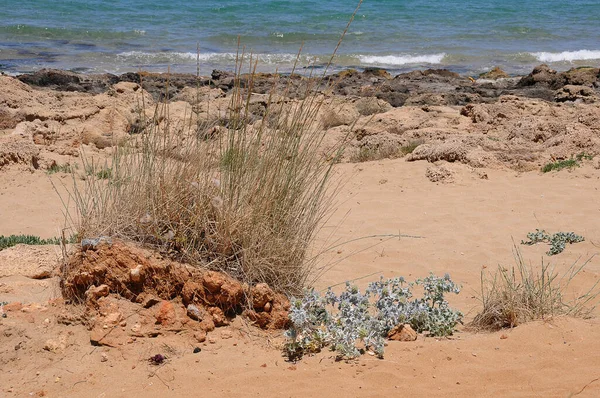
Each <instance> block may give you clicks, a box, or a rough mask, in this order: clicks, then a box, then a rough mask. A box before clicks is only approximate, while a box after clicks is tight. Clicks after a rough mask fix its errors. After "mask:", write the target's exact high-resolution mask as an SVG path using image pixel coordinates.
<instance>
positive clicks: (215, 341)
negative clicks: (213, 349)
mask: <svg viewBox="0 0 600 398" xmlns="http://www.w3.org/2000/svg"><path fill="white" fill-rule="evenodd" d="M208 342H209V343H210V344H216V343H217V339H215V338H214V337H209V338H208Z"/></svg>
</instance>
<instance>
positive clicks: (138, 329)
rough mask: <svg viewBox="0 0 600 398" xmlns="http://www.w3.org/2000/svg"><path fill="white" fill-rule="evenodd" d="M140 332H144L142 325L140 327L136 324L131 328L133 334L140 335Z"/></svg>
mask: <svg viewBox="0 0 600 398" xmlns="http://www.w3.org/2000/svg"><path fill="white" fill-rule="evenodd" d="M140 330H142V325H140V324H139V323H136V324H134V325H133V326H132V327H131V331H132V332H133V333H139V332H140Z"/></svg>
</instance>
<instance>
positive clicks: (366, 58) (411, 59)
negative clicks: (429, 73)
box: [358, 53, 446, 65]
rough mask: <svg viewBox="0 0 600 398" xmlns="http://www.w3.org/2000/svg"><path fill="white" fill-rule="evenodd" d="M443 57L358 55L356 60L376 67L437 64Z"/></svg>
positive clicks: (437, 55)
mask: <svg viewBox="0 0 600 398" xmlns="http://www.w3.org/2000/svg"><path fill="white" fill-rule="evenodd" d="M445 56H446V54H445V53H441V54H428V55H405V54H402V55H359V56H358V59H359V60H360V62H361V63H363V64H377V65H409V64H439V63H441V62H442V60H443V59H444V57H445Z"/></svg>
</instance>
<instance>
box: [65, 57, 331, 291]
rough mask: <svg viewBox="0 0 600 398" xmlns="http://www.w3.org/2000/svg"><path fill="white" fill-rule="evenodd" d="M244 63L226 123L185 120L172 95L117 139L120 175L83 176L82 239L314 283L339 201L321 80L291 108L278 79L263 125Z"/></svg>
mask: <svg viewBox="0 0 600 398" xmlns="http://www.w3.org/2000/svg"><path fill="white" fill-rule="evenodd" d="M241 62H242V61H240V65H241ZM245 62H247V61H245ZM250 64H252V61H251V62H250ZM255 66H256V65H254V67H255ZM239 69H241V67H238V73H237V74H236V76H237V77H236V84H235V87H234V89H233V93H232V94H231V101H230V103H229V106H228V110H227V115H226V119H227V121H228V122H227V125H226V126H225V127H219V128H218V129H215V126H211V125H210V123H205V122H204V121H202V120H197V119H195V115H193V114H191V115H190V117H189V121H186V122H185V123H183V124H182V125H176V124H175V123H174V122H173V121H172V119H171V118H170V116H169V106H168V104H159V105H158V106H157V107H156V109H155V110H154V112H153V115H152V116H151V117H148V119H149V120H141V121H140V124H141V125H144V126H147V127H146V128H145V130H144V131H143V134H139V135H137V136H135V137H132V138H131V140H130V142H129V143H128V144H125V145H122V146H119V147H117V148H115V152H114V156H113V158H112V161H111V162H110V165H109V166H110V171H111V172H110V173H109V174H107V173H104V174H102V178H88V179H86V180H85V181H84V182H83V183H82V186H81V187H78V186H77V185H75V188H74V193H73V196H74V198H75V202H76V207H77V217H76V220H75V224H76V231H77V234H78V236H80V237H81V238H86V237H96V236H104V235H105V236H112V237H118V238H124V239H130V240H134V241H138V242H142V243H144V244H147V245H151V246H153V247H156V248H159V249H160V250H162V251H163V252H165V253H168V254H169V255H170V256H171V257H177V258H180V259H182V260H185V261H189V262H191V263H193V264H196V265H199V266H203V267H208V268H211V269H215V270H220V271H224V272H226V273H228V274H230V275H232V276H233V277H235V278H237V279H239V280H243V281H248V282H250V283H257V282H266V283H268V284H269V285H270V286H272V287H273V288H274V289H276V290H278V291H282V292H286V293H298V292H299V291H300V290H301V289H302V288H303V287H304V286H305V285H306V283H307V278H308V277H309V276H310V275H311V271H312V270H313V265H314V258H313V257H312V256H308V253H309V245H310V244H311V241H312V238H313V236H314V235H315V233H316V231H317V230H318V229H319V227H320V226H321V223H322V221H323V220H324V217H325V216H326V215H327V214H328V211H329V210H330V208H331V207H330V206H331V203H332V195H333V193H334V191H335V189H334V186H333V185H332V184H331V168H332V166H333V164H334V163H335V159H337V157H338V155H337V154H336V151H337V149H333V150H332V153H327V154H323V150H322V147H323V146H322V140H323V138H324V134H325V133H324V132H323V131H322V129H320V126H319V123H318V120H317V114H318V112H319V109H320V107H321V105H322V96H319V95H317V92H316V89H315V88H314V87H317V85H318V84H319V82H315V83H314V86H309V87H308V88H307V93H306V96H305V99H304V100H302V101H295V102H293V104H292V105H290V104H289V103H288V104H286V105H285V106H286V107H285V109H282V108H281V107H283V106H284V104H283V102H281V101H272V98H273V96H274V91H275V90H277V91H278V92H279V93H281V91H283V95H285V92H286V90H287V88H286V87H274V89H273V91H272V93H271V95H269V100H268V103H267V106H266V110H265V112H264V115H263V118H262V120H261V121H259V122H258V123H254V121H253V118H252V117H250V112H251V110H250V107H251V104H252V102H251V97H252V94H251V93H252V87H253V78H254V76H255V75H254V74H253V73H250V74H245V75H242V74H241V73H239ZM242 79H243V82H242ZM280 108H281V109H280ZM146 113H147V112H146V110H144V112H143V116H142V117H143V118H146V117H147V116H145V115H146ZM148 113H152V112H148ZM267 121H268V122H267ZM215 131H217V133H216V134H215V133H214V132H215ZM326 159H331V160H330V161H327V160H326ZM85 167H86V170H87V169H88V168H94V167H97V165H95V164H94V163H93V162H87V163H86V164H85ZM97 171H98V172H100V170H97ZM90 174H91V175H92V176H97V175H98V174H97V172H96V170H94V171H92V172H91V173H90ZM309 257H310V258H309Z"/></svg>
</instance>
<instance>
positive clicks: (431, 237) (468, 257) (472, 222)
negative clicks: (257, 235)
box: [0, 159, 600, 397]
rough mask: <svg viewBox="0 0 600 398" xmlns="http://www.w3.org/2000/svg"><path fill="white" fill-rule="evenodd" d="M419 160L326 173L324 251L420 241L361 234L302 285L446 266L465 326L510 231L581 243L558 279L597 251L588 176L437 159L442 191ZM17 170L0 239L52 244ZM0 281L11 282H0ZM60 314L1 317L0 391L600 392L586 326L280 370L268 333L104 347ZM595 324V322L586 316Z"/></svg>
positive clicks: (49, 208) (50, 196)
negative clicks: (330, 199)
mask: <svg viewBox="0 0 600 398" xmlns="http://www.w3.org/2000/svg"><path fill="white" fill-rule="evenodd" d="M427 167H429V164H428V163H426V162H412V163H409V162H405V161H404V160H403V159H399V160H392V161H390V160H386V161H379V162H371V163H362V164H343V165H340V166H339V167H338V170H339V174H340V176H341V178H344V179H346V180H347V182H346V183H345V185H344V186H343V187H342V189H341V191H340V194H339V198H340V203H339V205H338V210H337V211H336V213H335V215H334V217H333V218H332V220H331V221H330V222H329V224H328V226H327V227H326V228H325V229H324V230H323V231H322V232H321V235H320V238H319V242H321V243H322V242H324V241H326V237H327V235H329V233H330V232H331V231H332V230H333V231H334V233H333V235H334V237H335V238H334V239H333V240H329V242H330V243H329V244H331V243H332V242H336V241H338V242H343V241H347V240H351V239H355V238H358V237H365V236H370V235H378V234H394V233H398V232H400V233H402V234H409V235H419V236H423V238H420V239H412V238H402V239H399V240H398V239H397V238H392V239H387V238H382V239H383V240H381V241H380V240H379V239H376V238H375V239H364V240H358V241H354V242H351V243H347V244H344V245H342V246H340V247H339V248H338V249H336V250H335V251H334V252H333V254H331V255H329V256H328V260H329V269H328V270H327V272H326V273H325V274H324V275H323V276H322V278H321V279H319V280H318V281H317V287H319V288H322V287H326V286H329V285H333V284H336V283H340V282H343V281H345V280H349V279H354V278H359V277H363V276H365V275H369V274H373V273H380V274H382V275H384V276H386V277H391V276H398V275H404V276H405V277H407V278H416V277H419V276H424V275H426V274H427V273H428V272H429V271H432V272H435V273H438V274H441V273H444V272H449V273H450V274H451V275H452V276H453V278H454V279H455V280H457V281H458V282H460V283H461V284H463V287H464V288H463V292H462V293H461V294H460V295H459V296H457V297H453V298H452V299H451V300H452V303H453V304H454V305H455V306H457V307H458V308H460V309H462V310H463V311H464V312H465V313H467V319H469V318H471V317H472V316H473V315H474V312H475V311H476V310H477V308H478V302H477V300H476V299H475V295H476V291H477V289H478V288H479V277H480V271H481V269H482V267H483V266H486V267H488V269H493V267H495V266H496V265H497V264H504V265H510V264H511V263H512V253H511V249H512V242H511V237H513V238H514V240H515V241H516V242H518V241H520V239H522V238H524V236H525V234H526V233H527V232H530V231H532V230H534V229H535V228H545V229H547V230H550V231H558V230H563V231H570V230H572V231H574V232H576V233H579V234H581V235H583V236H585V237H586V241H585V242H583V243H579V244H576V245H571V246H569V247H567V250H565V252H564V253H563V254H560V255H558V256H555V257H552V258H551V259H550V260H551V261H552V262H553V263H556V264H557V267H558V269H559V270H560V269H565V267H567V266H568V265H569V264H570V263H571V262H572V261H575V260H576V259H577V258H578V257H581V258H582V259H586V258H588V257H590V256H591V255H592V254H594V253H596V252H597V251H599V250H600V249H599V248H598V247H597V246H596V245H599V244H600V238H599V237H600V224H598V222H597V220H598V215H599V212H600V205H599V203H600V202H599V201H598V199H597V197H598V189H599V188H600V170H596V169H594V168H592V167H591V166H590V165H587V166H585V167H582V168H580V169H576V170H574V171H573V172H568V171H562V172H559V173H552V174H545V175H542V174H539V173H537V172H530V173H523V174H517V173H515V172H513V171H499V170H484V171H485V173H486V174H487V176H488V179H481V178H480V174H481V173H475V172H473V171H472V170H471V169H469V168H468V167H467V166H464V165H454V164H451V165H449V166H448V167H449V168H450V169H451V170H452V171H454V173H455V176H454V180H455V182H454V183H448V184H444V183H438V184H436V183H432V182H430V181H429V180H428V179H427V178H426V177H425V170H426V169H427ZM18 176H19V177H17V175H13V176H12V177H11V174H10V173H3V174H1V175H0V178H2V184H0V186H1V187H2V193H3V194H2V195H0V209H1V211H2V214H1V219H2V220H3V221H2V231H1V232H2V233H4V234H9V233H33V234H39V235H41V236H53V235H56V231H57V229H58V228H59V225H60V220H61V216H60V215H61V203H60V201H59V200H58V197H57V196H56V195H55V194H54V193H53V191H52V187H51V184H49V182H48V177H47V175H46V174H45V173H43V172H41V171H36V172H34V173H32V174H18ZM52 178H55V179H61V176H60V175H59V174H58V175H54V176H53V177H52ZM11 181H12V182H11ZM32 192H35V194H32ZM9 209H11V211H9ZM5 220H8V221H5ZM375 243H377V245H375V246H373V245H374V244H375ZM521 249H522V251H523V254H524V256H525V258H526V259H528V260H531V261H532V263H534V264H537V263H539V261H540V259H541V257H542V255H543V253H544V251H545V250H547V248H546V247H544V246H534V247H521ZM338 252H339V253H338ZM352 253H355V254H352ZM337 260H339V261H337ZM599 277H600V259H598V258H595V259H593V260H592V261H591V262H590V264H589V266H588V267H587V269H586V271H585V272H584V273H583V274H582V275H581V278H580V279H579V280H577V282H576V284H575V289H582V288H583V286H589V284H591V283H594V282H595V281H596V280H597V279H598V278H599ZM374 278H377V275H372V276H370V277H369V278H366V279H364V280H360V281H358V283H359V284H362V285H364V284H366V283H367V282H368V280H372V279H374ZM50 281H51V280H46V281H43V282H46V283H49V282H50ZM38 283H40V282H38ZM2 284H4V285H2ZM1 286H4V288H5V289H6V288H7V287H10V286H14V285H11V284H10V281H9V280H6V279H2V280H0V288H1ZM31 289H32V288H31V287H29V288H27V289H25V291H31ZM48 289H52V288H51V287H48ZM54 291H57V290H56V289H55V290H54ZM22 297H23V298H24V299H26V296H22ZM61 310H62V309H61V307H60V306H55V307H54V306H47V308H46V309H37V310H32V311H30V312H22V311H17V312H11V313H9V316H8V318H6V319H2V320H1V322H0V330H1V332H2V333H3V335H2V336H1V337H0V339H1V340H0V341H1V342H2V343H1V344H0V358H1V359H0V363H1V369H2V371H1V372H0V386H1V387H0V388H1V389H0V391H1V393H0V395H2V394H3V396H31V395H30V393H33V395H34V396H35V394H38V395H41V394H46V396H51V397H58V396H63V397H75V396H101V397H112V396H123V397H125V396H127V397H146V396H166V394H170V396H195V395H198V394H203V395H204V394H213V395H215V396H291V397H295V396H298V397H300V396H334V395H336V396H341V395H344V396H365V397H367V396H368V397H379V396H381V397H383V396H390V394H391V396H400V395H401V394H402V395H404V394H408V395H409V396H457V395H459V396H489V397H497V396H523V397H531V396H540V397H542V396H543V397H567V396H574V395H577V396H588V397H594V396H598V395H600V380H598V378H599V377H600V328H599V326H600V323H599V321H598V320H597V319H594V320H589V321H585V320H573V319H568V318H562V319H553V320H549V321H547V322H534V323H530V324H527V325H523V326H519V327H517V328H515V329H513V330H510V331H504V332H498V333H481V334H473V333H471V332H468V331H464V330H463V331H461V332H460V333H458V334H457V335H456V336H455V337H453V338H452V339H449V340H436V339H423V338H419V339H418V340H417V341H416V342H412V343H400V342H391V343H390V344H389V346H388V347H387V349H386V356H385V359H384V360H377V359H375V358H373V357H370V356H365V357H362V358H361V359H360V360H358V361H357V362H354V363H343V362H341V363H339V362H335V361H334V360H333V356H332V355H331V354H330V353H328V352H324V353H322V354H319V355H316V356H314V357H308V358H305V359H303V360H302V361H301V362H299V363H297V364H290V363H287V362H285V361H284V359H283V358H282V357H281V354H280V352H279V351H278V350H277V348H275V347H276V346H277V344H278V343H280V342H281V337H280V336H271V337H266V336H264V335H262V334H261V333H259V332H258V331H256V330H255V329H253V328H249V327H248V326H247V325H244V324H243V323H242V322H241V321H236V323H234V325H232V326H230V327H228V328H227V330H229V331H231V332H232V333H231V335H232V336H233V337H231V338H230V335H228V333H224V334H223V332H222V329H217V330H216V331H215V332H213V333H212V336H213V341H214V343H210V342H207V343H204V344H198V343H194V342H193V339H191V337H190V336H189V335H186V334H185V333H183V334H180V335H169V336H163V337H158V338H156V339H138V340H137V341H135V342H133V343H131V344H126V345H124V346H123V347H121V348H107V347H92V346H91V345H90V344H89V334H88V332H87V331H86V330H85V328H84V327H83V326H81V325H79V326H65V325H60V324H58V323H57V322H56V320H57V315H58V314H59V313H60V311H61ZM71 311H74V310H71ZM596 315H600V313H599V312H598V311H596ZM46 319H48V321H47V322H46V321H45V320H46ZM61 334H62V335H63V336H66V337H64V341H66V344H65V345H66V348H64V349H59V350H58V351H57V352H49V351H46V350H43V346H44V343H45V341H46V340H47V339H48V338H52V339H55V340H56V341H60V336H61ZM503 337H504V338H503ZM194 346H200V347H201V348H202V352H200V353H198V354H193V353H192V348H193V347H194ZM16 347H18V349H17V348H16ZM159 352H160V353H165V354H166V355H167V356H168V357H169V360H168V361H167V363H166V364H164V365H163V366H161V367H158V368H157V367H154V366H151V365H149V364H148V363H147V361H146V359H147V358H148V357H149V356H151V355H154V354H156V353H159ZM103 353H104V354H106V356H107V361H105V362H103V361H102V354H103ZM38 372H39V374H38Z"/></svg>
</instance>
